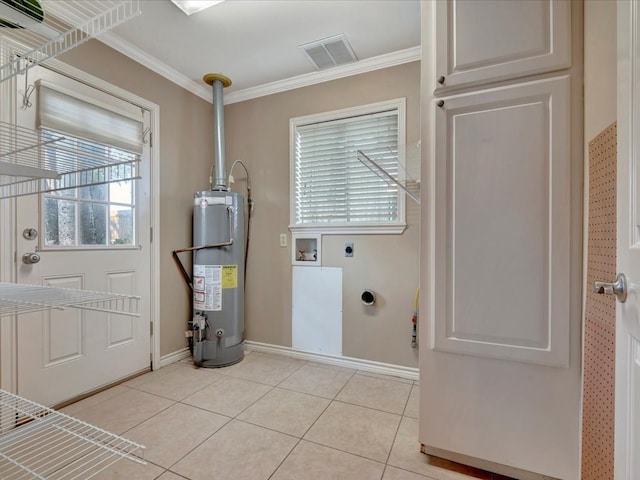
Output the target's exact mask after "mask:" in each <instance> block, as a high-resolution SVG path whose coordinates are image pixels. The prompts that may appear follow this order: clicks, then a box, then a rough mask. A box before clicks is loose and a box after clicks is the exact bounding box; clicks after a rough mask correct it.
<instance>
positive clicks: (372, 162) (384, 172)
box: [356, 144, 420, 205]
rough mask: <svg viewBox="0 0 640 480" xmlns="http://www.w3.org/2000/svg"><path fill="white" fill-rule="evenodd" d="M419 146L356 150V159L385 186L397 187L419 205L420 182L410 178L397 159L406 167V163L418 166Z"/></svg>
mask: <svg viewBox="0 0 640 480" xmlns="http://www.w3.org/2000/svg"><path fill="white" fill-rule="evenodd" d="M419 151H420V145H419V144H417V145H415V146H412V147H407V146H405V145H402V146H400V147H399V149H398V150H397V151H395V150H389V149H378V150H370V151H369V150H368V151H366V152H364V151H362V150H358V151H357V152H356V157H357V159H358V160H359V161H360V163H362V164H363V165H365V166H366V167H367V168H369V170H371V171H372V172H373V173H375V174H376V175H377V176H378V177H380V178H381V179H382V180H384V181H385V182H386V183H387V185H389V186H392V187H399V188H400V189H401V190H402V191H404V193H405V194H406V195H407V196H408V197H409V198H410V199H411V200H413V201H414V202H416V203H417V204H418V205H420V180H419V179H418V180H416V179H414V178H412V176H411V175H410V174H409V173H408V172H407V169H406V168H405V167H403V165H402V163H400V162H398V159H400V158H403V159H404V163H405V165H406V163H407V162H409V161H412V163H417V164H418V165H419V163H420V162H419V157H418V158H417V159H413V157H415V156H418V155H419Z"/></svg>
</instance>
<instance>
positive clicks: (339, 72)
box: [224, 46, 422, 105]
mask: <svg viewBox="0 0 640 480" xmlns="http://www.w3.org/2000/svg"><path fill="white" fill-rule="evenodd" d="M421 58H422V48H421V47H420V46H417V47H411V48H407V49H405V50H398V51H397V52H392V53H386V54H384V55H378V56H377V57H371V58H367V59H365V60H360V61H358V62H355V63H350V64H348V65H342V66H340V67H335V68H331V69H328V70H321V71H319V72H312V73H305V74H303V75H298V76H296V77H291V78H287V79H284V80H278V81H276V82H271V83H266V84H264V85H259V86H257V87H250V88H245V89H243V90H237V91H235V92H230V93H228V94H226V95H225V97H224V104H225V105H228V104H231V103H238V102H244V101H246V100H251V99H253V98H258V97H264V96H266V95H273V94H274V93H280V92H286V91H287V90H293V89H295V88H300V87H308V86H310V85H315V84H318V83H323V82H328V81H330V80H337V79H339V78H344V77H350V76H352V75H358V74H360V73H367V72H372V71H374V70H380V69H382V68H387V67H394V66H396V65H401V64H403V63H409V62H415V61H417V60H420V59H421Z"/></svg>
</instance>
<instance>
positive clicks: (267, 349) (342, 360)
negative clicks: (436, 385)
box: [244, 340, 419, 380]
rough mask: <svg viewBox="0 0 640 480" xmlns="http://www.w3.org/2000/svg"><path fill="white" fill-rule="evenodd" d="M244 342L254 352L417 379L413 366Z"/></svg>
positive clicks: (415, 369) (416, 371)
mask: <svg viewBox="0 0 640 480" xmlns="http://www.w3.org/2000/svg"><path fill="white" fill-rule="evenodd" d="M244 344H245V346H246V349H247V350H251V351H254V352H261V353H272V354H275V355H282V356H285V357H291V358H298V359H301V360H310V361H312V362H318V363H324V364H327V365H334V366H337V367H346V368H353V369H356V370H362V371H365V372H371V373H379V374H382V375H391V376H394V377H400V378H406V379H409V380H418V378H419V375H418V373H419V370H418V369H417V368H413V367H403V366H401V365H392V364H390V363H382V362H374V361H372V360H363V359H360V358H353V357H342V356H338V355H327V354H324V353H312V352H306V351H304V350H298V349H296V348H291V347H282V346H280V345H271V344H268V343H260V342H251V341H248V340H245V342H244Z"/></svg>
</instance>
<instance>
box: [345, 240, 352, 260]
mask: <svg viewBox="0 0 640 480" xmlns="http://www.w3.org/2000/svg"><path fill="white" fill-rule="evenodd" d="M344 256H345V257H353V243H351V242H348V243H345V244H344Z"/></svg>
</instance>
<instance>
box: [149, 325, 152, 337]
mask: <svg viewBox="0 0 640 480" xmlns="http://www.w3.org/2000/svg"><path fill="white" fill-rule="evenodd" d="M149 335H151V336H153V322H149Z"/></svg>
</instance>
